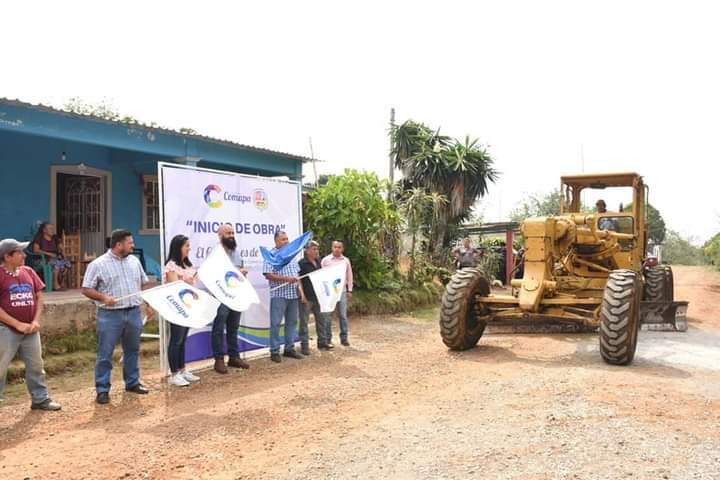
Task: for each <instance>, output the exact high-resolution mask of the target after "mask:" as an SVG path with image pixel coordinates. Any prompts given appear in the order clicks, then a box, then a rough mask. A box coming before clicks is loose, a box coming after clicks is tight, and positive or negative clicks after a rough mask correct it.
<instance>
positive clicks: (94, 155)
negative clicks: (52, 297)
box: [0, 99, 309, 263]
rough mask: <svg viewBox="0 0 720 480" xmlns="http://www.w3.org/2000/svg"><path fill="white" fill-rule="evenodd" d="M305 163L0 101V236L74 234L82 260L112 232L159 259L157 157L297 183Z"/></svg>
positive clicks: (97, 249)
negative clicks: (40, 228) (129, 235)
mask: <svg viewBox="0 0 720 480" xmlns="http://www.w3.org/2000/svg"><path fill="white" fill-rule="evenodd" d="M307 160H309V159H307V158H305V157H302V156H298V155H291V154H288V153H282V152H275V151H272V150H267V149H263V148H256V147H251V146H247V145H241V144H238V143H234V142H230V141H225V140H218V139H214V138H209V137H205V136H201V135H195V134H184V133H181V132H177V131H174V130H167V129H162V128H154V127H147V126H143V125H137V124H128V123H123V122H116V121H108V120H105V119H102V118H99V117H95V116H89V115H79V114H75V113H68V112H65V111H62V110H57V109H54V108H50V107H46V106H39V105H32V104H28V103H24V102H20V101H16V100H7V99H0V165H1V166H2V171H1V173H0V238H6V237H14V238H17V239H29V238H28V237H29V235H30V233H31V231H32V230H33V229H34V228H36V226H37V224H38V222H40V221H43V220H47V221H50V222H51V223H53V224H55V226H56V231H57V232H63V231H64V232H66V233H79V234H80V236H81V249H82V250H83V253H84V254H87V255H89V256H92V255H99V254H102V253H103V252H104V251H105V241H106V238H107V237H108V236H109V234H110V231H111V230H113V229H115V228H127V229H128V230H130V231H131V232H133V236H134V238H135V244H136V246H137V247H139V248H142V249H143V251H144V255H145V257H146V258H149V259H150V260H151V262H149V263H161V259H160V258H159V255H160V246H159V244H160V242H159V228H160V218H159V213H158V212H159V198H158V183H157V162H175V163H180V164H186V165H197V166H200V167H206V168H213V169H219V170H227V171H233V172H239V173H245V174H250V175H263V176H270V177H279V176H284V177H289V178H290V179H291V180H297V181H300V180H301V178H302V164H303V162H304V161H307Z"/></svg>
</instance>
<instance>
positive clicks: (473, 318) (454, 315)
mask: <svg viewBox="0 0 720 480" xmlns="http://www.w3.org/2000/svg"><path fill="white" fill-rule="evenodd" d="M489 294H490V283H489V282H488V281H487V279H486V278H485V277H484V276H483V274H482V272H480V271H479V270H477V269H475V268H466V269H463V270H458V271H457V272H455V274H454V275H453V276H452V278H451V279H450V283H448V285H447V287H446V289H445V293H444V294H443V297H442V306H441V307H440V335H441V336H442V340H443V343H445V345H447V346H448V348H450V349H451V350H467V349H468V348H472V347H474V346H475V345H476V344H477V342H478V340H480V337H481V336H482V334H483V331H484V330H485V326H486V320H487V318H488V315H489V309H488V308H487V306H485V305H483V304H478V303H477V302H476V301H475V297H476V296H478V295H480V296H487V295H489Z"/></svg>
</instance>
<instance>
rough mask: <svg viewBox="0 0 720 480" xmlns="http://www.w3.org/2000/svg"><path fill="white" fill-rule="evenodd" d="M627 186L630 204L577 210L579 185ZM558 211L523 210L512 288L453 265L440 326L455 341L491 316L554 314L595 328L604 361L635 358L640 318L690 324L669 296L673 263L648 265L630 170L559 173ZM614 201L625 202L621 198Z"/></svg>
mask: <svg viewBox="0 0 720 480" xmlns="http://www.w3.org/2000/svg"><path fill="white" fill-rule="evenodd" d="M617 187H625V188H627V187H630V188H632V192H633V198H632V209H631V210H632V211H620V212H608V211H607V209H606V207H605V202H604V200H599V201H598V202H597V204H596V207H597V212H596V213H586V212H583V211H582V202H581V193H582V192H583V190H585V189H600V190H604V189H606V188H617ZM561 193H562V195H561V200H560V215H558V216H553V215H551V216H549V217H541V218H529V219H527V220H525V221H524V222H523V224H522V226H521V232H522V235H523V238H524V242H525V254H524V258H523V270H524V271H523V277H522V279H514V280H512V283H511V285H512V287H513V290H512V294H511V295H495V294H492V293H491V289H490V285H491V283H490V281H489V280H488V279H487V278H486V277H485V275H484V274H483V273H482V272H481V271H480V270H478V269H476V268H475V269H473V268H471V269H464V270H459V271H457V272H456V273H455V274H454V275H453V277H452V279H451V280H450V282H449V283H448V285H447V287H446V291H445V294H444V295H443V299H442V306H441V310H440V333H441V336H442V339H443V342H444V343H445V344H446V345H447V346H448V347H449V348H451V349H453V350H465V349H468V348H472V347H473V346H475V345H476V344H477V342H478V340H479V339H480V337H481V336H482V334H483V331H484V330H485V327H486V326H487V325H488V324H496V325H517V324H518V323H525V324H531V325H532V324H533V323H535V324H537V323H538V322H543V323H547V322H553V323H560V324H570V325H573V324H574V325H575V326H577V327H578V328H591V329H597V330H599V334H600V335H599V336H600V339H599V340H600V354H601V355H602V358H603V359H604V360H605V361H606V362H607V363H610V364H615V365H627V364H629V363H630V362H632V360H633V357H634V355H635V349H636V346H637V337H638V330H639V329H640V324H641V323H651V324H671V325H672V326H673V328H674V329H676V330H681V331H684V330H686V329H687V319H686V312H687V302H674V301H673V276H672V270H671V269H670V267H669V266H667V265H657V266H652V267H645V266H644V264H645V260H646V251H647V238H648V237H647V213H646V204H647V196H648V188H647V186H646V185H645V184H644V182H643V178H642V177H641V176H640V175H638V174H636V173H614V174H605V175H577V176H567V177H562V178H561ZM620 210H623V208H622V207H621V208H620Z"/></svg>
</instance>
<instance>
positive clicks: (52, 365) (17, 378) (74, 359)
mask: <svg viewBox="0 0 720 480" xmlns="http://www.w3.org/2000/svg"><path fill="white" fill-rule="evenodd" d="M159 353H160V343H159V342H158V341H157V340H150V341H147V342H143V343H142V344H141V345H140V356H141V357H147V356H153V355H158V354H159ZM121 356H122V349H121V348H120V347H116V348H115V352H114V353H113V361H114V362H117V361H119V360H120V357H121ZM43 365H44V367H45V373H46V374H47V376H49V377H52V376H56V375H61V374H63V373H67V372H72V371H77V370H88V369H92V368H93V367H94V365H95V349H94V348H93V349H92V351H89V350H81V351H75V352H71V353H64V354H60V355H48V356H47V357H44V358H43ZM24 378H25V364H24V363H23V362H22V361H20V360H15V361H13V362H11V363H10V367H8V372H7V382H8V383H18V382H21V381H22V380H23V379H24Z"/></svg>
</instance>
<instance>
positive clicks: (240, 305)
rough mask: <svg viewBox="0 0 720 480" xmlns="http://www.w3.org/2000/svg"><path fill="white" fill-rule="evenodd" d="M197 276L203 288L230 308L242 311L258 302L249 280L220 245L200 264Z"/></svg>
mask: <svg viewBox="0 0 720 480" xmlns="http://www.w3.org/2000/svg"><path fill="white" fill-rule="evenodd" d="M198 276H199V277H200V280H201V281H202V282H203V284H204V285H205V288H207V289H208V290H209V291H210V293H212V294H213V295H214V296H215V298H217V299H218V300H220V301H221V302H222V303H224V304H225V305H227V307H228V308H229V309H230V310H234V311H236V312H244V311H245V310H247V309H248V308H250V305H252V304H253V303H260V298H259V297H258V294H257V292H256V291H255V288H253V286H252V284H251V283H250V280H248V279H247V278H245V275H243V274H242V273H240V272H239V271H238V269H237V268H235V265H233V264H232V262H231V261H230V257H228V256H227V254H226V253H225V250H224V249H223V248H222V247H218V248H215V249H214V250H213V252H212V253H211V254H210V256H209V257H208V258H207V259H205V261H204V262H203V263H202V265H200V268H199V269H198Z"/></svg>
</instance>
